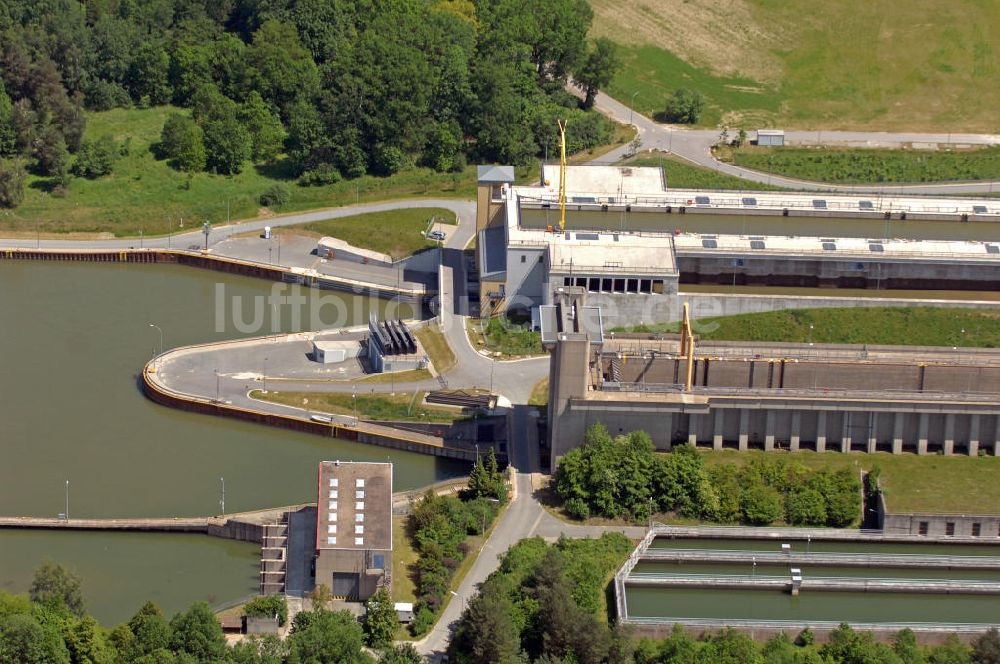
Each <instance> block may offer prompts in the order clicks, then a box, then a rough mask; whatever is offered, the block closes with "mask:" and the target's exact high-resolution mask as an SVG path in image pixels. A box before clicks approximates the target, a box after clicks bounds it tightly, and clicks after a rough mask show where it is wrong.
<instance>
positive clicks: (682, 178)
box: [622, 152, 780, 191]
mask: <svg viewBox="0 0 1000 664" xmlns="http://www.w3.org/2000/svg"><path fill="white" fill-rule="evenodd" d="M622 163H624V164H627V165H629V166H656V167H659V168H662V169H663V171H664V173H665V174H666V176H667V186H669V187H674V188H679V189H747V188H748V187H751V188H753V190H754V191H762V190H768V189H780V187H775V186H774V185H769V184H764V183H758V182H750V181H749V180H744V179H743V178H738V177H733V176H732V175H726V174H725V173H719V172H718V171H713V170H711V169H708V168H704V167H702V166H696V165H694V164H692V163H691V162H689V161H687V160H685V159H681V158H679V157H675V156H673V155H668V154H664V153H662V152H648V153H643V154H640V155H637V156H635V157H632V158H631V159H627V160H626V161H624V162H622Z"/></svg>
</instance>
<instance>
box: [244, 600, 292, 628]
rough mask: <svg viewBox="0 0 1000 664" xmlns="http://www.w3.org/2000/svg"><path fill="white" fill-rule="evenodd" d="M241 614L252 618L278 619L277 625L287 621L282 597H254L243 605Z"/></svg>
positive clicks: (285, 604) (286, 612)
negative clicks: (275, 617)
mask: <svg viewBox="0 0 1000 664" xmlns="http://www.w3.org/2000/svg"><path fill="white" fill-rule="evenodd" d="M243 613H244V614H245V615H247V616H251V617H254V618H273V617H274V616H277V617H278V624H279V625H284V624H285V623H286V622H287V621H288V604H287V603H286V602H285V598H284V597H283V596H282V595H262V596H261V597H254V598H253V599H252V600H250V601H249V602H247V603H246V604H244V605H243Z"/></svg>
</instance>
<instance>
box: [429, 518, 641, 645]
mask: <svg viewBox="0 0 1000 664" xmlns="http://www.w3.org/2000/svg"><path fill="white" fill-rule="evenodd" d="M631 548H632V545H631V543H630V542H629V540H628V539H627V538H626V537H625V536H624V535H621V534H618V533H607V534H605V535H604V536H602V537H601V538H600V539H596V540H572V539H560V540H559V541H558V542H557V543H556V544H555V545H552V546H549V545H546V544H545V542H544V541H543V540H542V539H540V538H533V539H527V540H521V541H520V542H518V543H517V544H515V545H514V546H513V547H511V548H510V550H508V551H507V553H506V554H504V557H503V560H502V561H501V563H500V567H499V568H498V569H497V570H496V571H495V572H493V573H492V574H491V575H490V576H489V577H488V578H487V579H486V581H485V582H484V583H483V584H482V585H481V586H480V588H479V592H478V594H477V595H476V596H475V597H474V598H472V599H471V600H470V601H469V604H468V607H467V608H466V610H465V611H464V612H463V613H462V617H461V619H460V620H459V623H458V626H457V627H456V629H455V633H454V638H453V639H452V642H451V644H450V646H449V649H448V656H449V660H448V661H450V662H456V663H458V664H520V663H524V664H528V663H529V662H538V663H543V662H544V663H545V664H555V663H566V664H569V663H570V662H573V663H574V664H600V663H602V662H607V663H608V664H625V663H627V662H628V661H629V659H630V653H631V649H632V647H631V645H630V643H629V640H628V638H627V635H626V634H624V633H622V632H621V631H619V630H617V629H611V628H609V627H608V624H607V622H606V621H604V620H602V619H601V618H600V617H599V616H600V609H601V604H602V600H603V597H604V590H605V586H606V584H607V583H608V579H609V577H610V575H611V574H612V573H613V572H614V570H615V569H616V568H617V567H618V566H619V565H621V563H622V561H624V560H625V558H626V556H628V553H629V551H630V550H631Z"/></svg>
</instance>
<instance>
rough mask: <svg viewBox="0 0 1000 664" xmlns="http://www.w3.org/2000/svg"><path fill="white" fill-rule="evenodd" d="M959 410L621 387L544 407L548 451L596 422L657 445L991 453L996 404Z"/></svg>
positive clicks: (560, 450)
mask: <svg viewBox="0 0 1000 664" xmlns="http://www.w3.org/2000/svg"><path fill="white" fill-rule="evenodd" d="M965 408H966V412H948V411H947V410H946V409H945V408H944V406H943V405H941V406H939V405H937V404H931V405H926V404H924V405H920V404H894V403H890V402H885V403H864V402H858V401H848V400H845V401H839V400H837V399H828V400H822V401H820V400H813V401H810V400H805V399H799V400H795V399H769V400H766V401H765V400H759V399H740V398H738V397H725V398H716V397H712V398H704V399H702V400H701V401H698V400H697V399H692V400H691V402H689V403H683V402H681V401H675V402H672V403H663V402H656V401H653V400H652V399H650V400H643V399H636V398H635V394H634V393H623V394H622V399H621V400H609V399H601V400H599V401H597V400H593V399H586V398H582V397H577V398H570V399H567V400H566V404H565V406H564V407H563V408H562V409H561V410H559V409H557V411H556V412H554V413H552V415H553V416H554V417H555V418H556V420H557V421H556V425H557V426H556V427H555V428H554V429H553V452H554V454H558V455H561V454H565V452H566V451H567V450H568V449H571V448H572V447H575V446H576V445H578V444H579V441H581V440H582V439H583V432H584V431H586V429H587V428H588V427H590V426H591V425H593V424H596V423H598V422H600V423H602V424H604V425H605V426H607V428H608V430H609V431H610V432H611V433H612V434H616V433H627V432H628V431H633V430H635V429H641V430H644V431H646V432H648V433H649V434H650V436H651V437H652V439H653V444H654V445H655V446H656V447H657V448H658V449H663V450H669V449H671V447H672V446H673V445H675V444H679V443H691V444H694V445H701V446H705V447H709V446H710V447H712V448H714V449H724V448H735V449H739V450H747V449H750V448H757V449H764V450H775V449H785V450H789V451H793V452H794V451H799V450H806V449H808V450H814V451H817V452H826V451H840V452H850V451H861V452H876V451H880V452H891V453H896V454H899V453H902V452H915V453H917V454H928V453H936V452H941V453H942V454H946V455H950V454H968V455H976V454H980V453H983V454H989V455H996V454H997V453H998V451H1000V448H998V445H997V440H998V438H1000V431H998V429H997V423H998V420H1000V418H998V416H997V414H996V413H995V412H994V411H995V409H996V406H989V405H983V406H966V407H965ZM921 411H923V412H921Z"/></svg>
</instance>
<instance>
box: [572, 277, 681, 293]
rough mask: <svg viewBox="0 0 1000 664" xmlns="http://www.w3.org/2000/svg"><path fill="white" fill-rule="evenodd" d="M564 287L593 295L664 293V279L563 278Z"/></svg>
mask: <svg viewBox="0 0 1000 664" xmlns="http://www.w3.org/2000/svg"><path fill="white" fill-rule="evenodd" d="M563 286H579V287H581V288H586V289H587V291H588V292H591V293H638V294H646V295H649V294H655V295H659V294H661V293H663V280H662V279H641V278H638V277H636V278H633V277H620V278H619V277H563Z"/></svg>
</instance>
